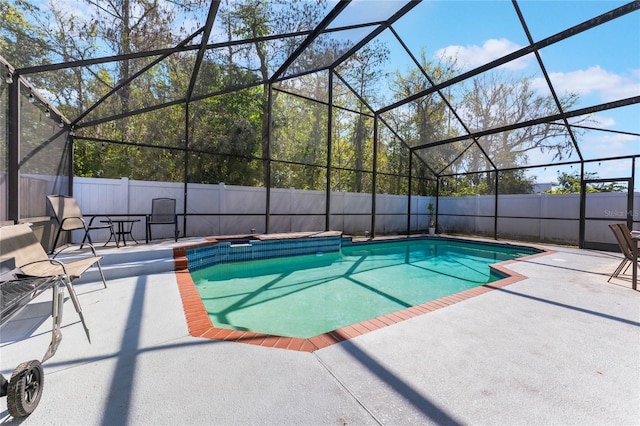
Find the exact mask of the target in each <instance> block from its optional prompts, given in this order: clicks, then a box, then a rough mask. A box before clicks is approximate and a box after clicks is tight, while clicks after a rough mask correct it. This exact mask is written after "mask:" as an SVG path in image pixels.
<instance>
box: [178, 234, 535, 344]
mask: <svg viewBox="0 0 640 426" xmlns="http://www.w3.org/2000/svg"><path fill="white" fill-rule="evenodd" d="M538 252H539V251H537V250H535V249H532V248H529V247H521V246H507V245H504V244H481V243H474V242H473V243H469V242H462V241H457V240H448V239H439V238H438V239H412V240H402V241H392V242H375V243H358V244H348V245H346V246H344V245H343V246H342V247H341V249H340V250H339V251H333V252H327V253H325V252H316V253H315V254H306V255H298V256H289V257H280V258H275V259H259V260H250V261H243V262H231V263H218V264H215V265H213V266H209V267H205V268H203V269H199V270H196V271H192V272H191V276H192V278H193V282H194V283H195V287H196V289H197V291H198V294H199V295H200V298H201V299H202V302H203V304H204V307H205V309H206V311H207V314H208V316H209V318H210V319H211V321H212V323H213V324H215V325H216V326H217V327H221V328H228V329H233V330H244V331H252V332H257V333H265V334H269V335H277V336H289V337H296V338H303V339H306V338H310V337H312V336H317V335H320V334H323V333H327V332H330V331H332V330H336V329H339V328H341V327H344V326H348V325H350V324H355V323H359V322H362V321H365V320H368V319H371V318H375V317H380V316H381V315H385V314H389V313H392V312H396V311H400V310H403V309H406V308H409V307H412V306H416V305H420V304H423V303H425V302H428V301H430V300H434V299H439V298H442V297H444V296H447V295H451V294H454V293H459V292H461V291H464V290H467V289H471V288H474V287H477V286H482V285H484V284H487V283H489V282H492V281H496V280H499V279H501V278H504V277H505V275H503V274H500V273H498V272H496V271H495V270H494V269H492V268H490V267H489V265H490V264H494V263H497V262H502V261H506V260H512V259H515V258H518V257H521V256H526V255H531V254H534V253H538Z"/></svg>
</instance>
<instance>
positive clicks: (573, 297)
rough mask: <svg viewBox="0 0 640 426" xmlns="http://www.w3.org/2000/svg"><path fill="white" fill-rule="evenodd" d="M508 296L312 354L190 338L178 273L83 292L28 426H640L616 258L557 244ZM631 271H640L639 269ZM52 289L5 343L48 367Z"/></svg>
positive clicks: (628, 305) (9, 352)
mask: <svg viewBox="0 0 640 426" xmlns="http://www.w3.org/2000/svg"><path fill="white" fill-rule="evenodd" d="M552 249H553V250H555V253H552V254H549V255H547V256H542V257H535V258H533V259H531V260H529V261H526V260H525V261H519V262H515V263H511V264H509V265H508V267H509V268H510V269H512V270H513V271H515V272H518V273H520V274H523V275H525V276H527V277H529V278H528V279H526V280H523V281H520V282H518V283H515V284H512V285H510V286H507V287H504V288H501V289H497V290H494V291H491V292H488V293H486V294H483V295H480V296H477V297H474V298H471V299H468V300H465V301H462V302H459V303H457V304H454V305H451V306H448V307H446V308H443V309H439V310H437V311H434V312H430V313H427V314H424V315H421V316H418V317H414V318H412V319H409V320H406V321H403V322H401V323H398V324H395V325H392V326H388V327H385V328H382V329H380V330H377V331H374V332H370V333H367V334H364V335H362V336H359V337H357V338H354V339H351V340H348V341H346V342H342V343H339V344H336V345H333V346H329V347H327V348H324V349H320V350H317V351H315V352H313V353H307V352H295V351H289V350H282V349H275V348H264V347H260V346H255V345H249V344H240V343H234V342H221V341H215V340H207V339H202V338H194V337H191V336H189V333H188V330H187V327H186V322H185V314H184V311H183V309H182V304H181V300H180V296H179V294H178V288H177V285H176V278H175V274H174V273H172V272H164V273H155V274H152V275H139V276H135V277H129V278H115V279H110V280H109V281H108V284H109V287H108V288H107V289H103V288H102V284H101V283H99V282H88V283H84V284H78V285H77V286H76V290H77V292H78V294H79V297H80V301H81V303H82V307H83V311H84V314H85V317H86V318H87V321H88V323H89V327H90V330H91V337H92V343H91V344H89V343H88V342H87V340H86V338H85V335H84V331H83V328H82V326H81V324H80V323H79V321H78V316H77V314H76V313H75V311H74V310H73V306H72V304H71V303H70V301H67V302H66V303H65V306H64V308H65V315H64V318H63V324H64V328H63V330H62V332H63V335H64V339H63V341H62V343H61V345H60V347H59V349H58V352H57V353H56V354H55V356H54V357H53V358H51V359H49V360H48V361H47V362H45V363H44V369H45V385H44V393H43V396H42V399H41V401H40V405H39V406H38V408H37V409H36V410H35V412H34V413H33V414H32V415H31V416H29V417H27V418H26V419H12V418H11V417H10V416H9V415H8V412H7V410H6V398H2V400H1V401H0V402H1V403H2V406H1V407H0V419H1V421H2V422H3V423H8V424H12V423H19V424H24V425H45V424H55V425H127V424H130V425H165V424H167V425H168V424H171V425H176V424H180V425H190V424H194V425H196V424H197V425H205V424H207V425H211V424H215V425H263V424H264V425H276V424H277V425H336V424H340V425H342V424H358V425H359V424H363V425H368V424H385V425H409V424H411V425H414V424H483V425H485V424H498V425H507V424H508V425H515V424H518V425H522V424H530V425H541V424H545V425H547V424H562V425H568V424H575V425H632V424H640V327H639V325H640V292H638V291H634V290H632V289H631V288H630V279H629V276H630V274H628V275H625V276H624V277H621V278H620V279H616V280H613V281H612V283H607V278H608V274H609V273H610V272H611V271H613V270H614V269H615V267H616V265H617V264H618V263H619V261H620V258H619V256H617V255H615V254H611V253H602V252H592V251H584V250H577V249H571V248H558V247H553V248H552ZM629 272H630V271H629ZM50 294H51V293H50V291H47V292H46V293H45V294H43V295H41V296H39V297H38V298H37V299H36V300H34V301H33V302H31V303H30V304H29V305H28V306H27V308H25V309H24V310H23V311H22V312H21V314H20V315H19V316H18V317H17V318H14V319H13V320H12V321H11V322H9V323H8V324H5V326H3V328H2V329H1V330H0V332H1V334H0V351H1V352H0V353H1V365H0V367H1V369H2V374H4V375H5V376H6V377H9V376H11V372H12V371H13V369H14V368H15V367H16V366H17V365H18V364H19V363H21V362H24V361H27V360H30V359H40V358H41V357H42V355H43V354H44V351H45V349H46V347H47V345H48V343H49V340H50V329H51V317H50V316H49V309H50Z"/></svg>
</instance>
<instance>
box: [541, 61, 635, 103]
mask: <svg viewBox="0 0 640 426" xmlns="http://www.w3.org/2000/svg"><path fill="white" fill-rule="evenodd" d="M549 78H550V79H551V83H552V84H553V87H554V89H555V90H556V93H558V94H559V95H563V94H566V93H577V94H579V95H580V96H587V95H596V96H598V97H599V98H600V99H601V100H602V101H603V102H610V101H615V100H618V99H624V98H628V97H631V96H638V95H640V70H632V71H631V72H630V73H629V75H628V76H625V75H621V74H616V73H614V72H611V71H607V70H605V69H604V68H602V67H600V66H599V65H596V66H593V67H589V68H587V69H586V70H577V71H570V72H550V73H549ZM534 87H537V88H538V89H539V91H541V92H547V91H548V90H547V89H546V82H545V81H544V80H543V79H542V78H541V77H540V78H536V79H535V81H534Z"/></svg>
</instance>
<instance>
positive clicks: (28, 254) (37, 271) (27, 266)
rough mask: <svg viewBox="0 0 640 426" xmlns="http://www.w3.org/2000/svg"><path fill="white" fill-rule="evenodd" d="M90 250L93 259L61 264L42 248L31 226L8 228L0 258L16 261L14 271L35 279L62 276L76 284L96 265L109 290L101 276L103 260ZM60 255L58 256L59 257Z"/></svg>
mask: <svg viewBox="0 0 640 426" xmlns="http://www.w3.org/2000/svg"><path fill="white" fill-rule="evenodd" d="M88 245H89V246H90V247H91V251H92V254H93V256H89V257H86V258H82V259H77V260H69V261H64V262H63V261H60V260H58V259H56V258H55V256H53V257H51V258H50V257H49V255H47V252H46V251H45V250H44V247H43V246H42V244H40V241H39V240H38V237H36V234H34V233H33V231H32V230H31V228H30V227H29V225H27V224H19V225H9V226H3V227H0V247H2V253H1V255H0V256H1V258H2V259H10V258H13V259H14V262H15V267H16V268H19V269H20V270H21V271H22V272H23V273H24V274H25V275H28V276H33V277H50V276H54V275H62V276H65V277H67V278H68V280H69V281H73V280H75V279H76V278H80V276H81V275H82V274H83V273H84V272H85V271H86V270H87V269H89V268H91V267H92V266H94V265H96V266H97V267H98V270H99V271H100V277H101V278H102V283H103V284H104V287H105V288H106V287H107V281H106V280H105V278H104V274H103V273H102V267H101V266H100V259H102V256H97V255H96V251H95V249H94V248H93V245H91V244H88ZM61 252H62V250H61V251H60V252H58V253H57V254H56V256H57V255H58V254H60V253H61Z"/></svg>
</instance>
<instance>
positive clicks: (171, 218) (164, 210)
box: [146, 198, 179, 243]
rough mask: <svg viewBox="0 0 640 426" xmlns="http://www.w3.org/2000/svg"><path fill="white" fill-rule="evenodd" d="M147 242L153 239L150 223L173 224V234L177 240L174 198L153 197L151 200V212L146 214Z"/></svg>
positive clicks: (176, 217) (176, 216)
mask: <svg viewBox="0 0 640 426" xmlns="http://www.w3.org/2000/svg"><path fill="white" fill-rule="evenodd" d="M146 222H147V233H146V241H147V243H148V242H149V241H151V240H152V239H153V237H152V236H151V225H173V234H174V237H175V240H176V241H178V233H179V231H178V215H177V214H176V200H175V198H154V199H153V200H151V214H148V215H147V220H146Z"/></svg>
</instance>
